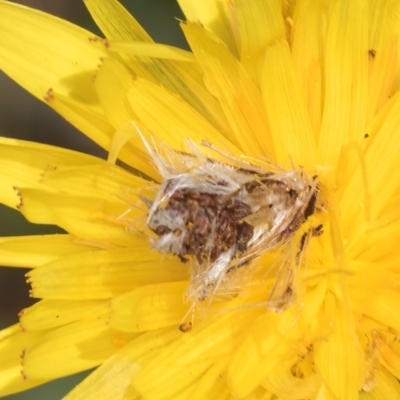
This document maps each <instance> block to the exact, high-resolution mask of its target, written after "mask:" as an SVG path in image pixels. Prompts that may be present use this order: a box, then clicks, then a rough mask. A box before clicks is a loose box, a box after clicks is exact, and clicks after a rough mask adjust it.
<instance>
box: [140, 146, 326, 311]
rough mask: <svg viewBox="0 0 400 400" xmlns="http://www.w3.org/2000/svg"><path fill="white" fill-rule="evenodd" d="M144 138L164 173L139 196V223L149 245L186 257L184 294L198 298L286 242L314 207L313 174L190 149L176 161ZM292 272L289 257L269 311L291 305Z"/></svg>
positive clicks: (300, 248)
mask: <svg viewBox="0 0 400 400" xmlns="http://www.w3.org/2000/svg"><path fill="white" fill-rule="evenodd" d="M145 144H146V146H147V147H148V150H149V152H151V155H152V158H153V161H154V162H155V164H156V166H157V168H158V170H159V171H160V174H161V175H162V176H163V178H164V180H163V181H162V182H161V184H160V185H159V187H158V190H157V192H156V194H155V197H154V199H148V198H142V200H143V201H144V202H145V203H146V205H147V206H148V215H147V222H146V224H147V227H148V228H149V230H150V231H151V232H152V233H153V236H152V239H151V241H152V244H153V247H154V248H155V249H157V250H158V251H159V252H161V253H170V254H174V255H176V256H177V257H179V259H180V260H181V261H182V262H183V263H187V262H189V261H190V263H191V279H190V287H189V293H188V294H189V298H190V299H193V300H197V301H203V300H205V299H206V298H207V297H209V295H210V293H216V292H217V291H218V288H219V287H220V285H221V283H222V282H223V281H224V280H226V279H228V278H229V273H230V272H231V271H232V270H234V269H236V268H241V267H245V266H246V265H248V264H249V263H250V262H251V261H253V260H254V259H256V258H258V257H259V256H260V255H262V254H263V253H264V252H268V251H271V250H272V249H274V248H276V247H278V246H280V245H283V244H287V243H289V242H290V240H291V239H292V238H293V236H294V235H295V233H296V232H297V231H298V230H299V228H300V227H301V225H302V224H303V223H304V222H305V221H306V219H307V218H308V217H309V216H310V215H312V214H313V213H314V212H315V209H316V203H317V199H318V192H319V189H318V179H317V177H316V176H314V177H310V176H308V175H307V174H306V173H305V172H304V171H303V170H302V169H301V168H299V169H293V170H283V169H280V168H278V167H277V166H275V165H273V164H272V163H270V164H267V168H264V167H260V166H258V165H253V164H251V163H247V162H243V161H241V160H236V159H234V158H233V157H227V162H225V160H224V161H220V160H216V159H212V158H210V157H206V156H204V155H202V154H201V153H200V152H199V151H198V150H197V149H195V151H194V152H193V153H192V154H189V153H182V152H175V156H173V155H172V156H170V157H168V158H169V160H172V159H180V160H181V161H180V162H179V166H176V165H174V163H173V162H171V161H167V158H163V157H162V156H161V155H160V154H159V153H158V152H156V151H155V150H154V149H153V148H151V147H150V145H149V144H148V143H145ZM206 145H207V146H208V147H211V145H208V144H206ZM320 230H321V229H320V228H319V229H314V231H313V233H314V234H319V231H320ZM306 239H307V238H306V234H304V235H303V237H302V238H301V240H300V242H299V246H298V251H297V254H296V259H297V261H296V262H297V263H299V259H300V256H301V252H302V251H303V248H304V246H305V242H306ZM295 273H296V271H294V270H293V263H292V262H290V260H286V261H285V262H284V263H283V264H282V265H281V267H280V269H279V271H278V273H277V278H276V283H275V286H274V287H273V289H272V291H271V293H270V294H269V298H268V301H267V306H268V308H269V309H271V310H273V311H276V312H281V311H284V310H285V309H286V308H288V307H289V306H290V305H291V304H292V303H293V301H294V299H295V287H294V286H295V282H294V274H295Z"/></svg>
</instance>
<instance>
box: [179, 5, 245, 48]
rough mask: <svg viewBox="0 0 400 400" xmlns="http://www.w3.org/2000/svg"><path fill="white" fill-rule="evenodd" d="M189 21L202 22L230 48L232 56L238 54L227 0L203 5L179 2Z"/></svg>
mask: <svg viewBox="0 0 400 400" xmlns="http://www.w3.org/2000/svg"><path fill="white" fill-rule="evenodd" d="M178 3H179V5H180V7H181V8H182V11H183V12H184V14H185V16H186V18H187V20H188V21H193V22H200V23H201V24H202V25H203V26H204V27H205V28H206V29H207V30H209V31H211V32H213V33H214V34H215V35H216V36H218V37H219V38H220V39H221V40H223V41H224V42H225V43H226V44H227V45H228V47H229V50H230V51H231V52H232V54H237V47H236V45H237V44H236V43H235V38H234V32H233V30H232V25H231V21H232V17H231V11H230V9H229V7H230V6H231V5H230V4H229V2H228V1H225V0H204V1H202V2H201V3H198V2H196V1H191V0H178Z"/></svg>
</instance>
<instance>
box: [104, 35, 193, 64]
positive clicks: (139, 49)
mask: <svg viewBox="0 0 400 400" xmlns="http://www.w3.org/2000/svg"><path fill="white" fill-rule="evenodd" d="M107 49H108V50H109V51H116V52H118V53H123V54H129V55H134V56H137V57H154V58H163V59H167V60H176V61H186V62H194V61H195V58H194V56H193V54H192V53H190V52H189V51H187V50H182V49H180V48H178V47H173V46H168V45H165V44H159V43H147V42H145V43H142V42H117V41H114V40H108V41H107Z"/></svg>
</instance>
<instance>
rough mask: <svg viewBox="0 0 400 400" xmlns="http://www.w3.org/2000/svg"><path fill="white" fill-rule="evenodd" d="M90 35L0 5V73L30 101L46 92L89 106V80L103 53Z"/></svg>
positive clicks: (10, 5) (9, 5)
mask: <svg viewBox="0 0 400 400" xmlns="http://www.w3.org/2000/svg"><path fill="white" fill-rule="evenodd" d="M93 36H94V35H93V34H92V33H90V32H89V31H86V30H85V29H83V28H80V27H78V26H77V25H73V24H71V23H69V22H67V21H64V20H62V19H59V18H57V17H54V16H51V15H49V14H45V13H43V12H40V11H38V10H34V9H31V8H26V7H23V6H21V5H18V4H14V3H11V2H8V1H1V2H0V68H1V69H2V70H3V71H4V72H5V73H6V74H7V75H9V76H10V77H11V78H12V79H14V80H15V81H16V82H18V83H19V84H20V85H21V86H23V87H24V88H25V89H27V90H28V91H29V92H31V93H32V94H33V95H34V96H36V97H37V98H39V99H40V100H42V99H43V96H44V94H45V93H46V91H47V90H48V89H49V88H50V87H51V88H53V90H55V91H56V92H58V93H60V94H63V95H70V93H74V94H75V96H79V97H80V98H81V99H82V101H84V102H89V104H90V103H93V94H94V92H93V89H90V87H91V85H90V81H91V76H92V74H93V72H94V71H95V70H96V67H97V65H98V63H99V61H100V58H101V57H104V56H106V51H105V50H103V49H102V47H101V46H98V45H94V44H91V43H90V41H89V38H91V37H93Z"/></svg>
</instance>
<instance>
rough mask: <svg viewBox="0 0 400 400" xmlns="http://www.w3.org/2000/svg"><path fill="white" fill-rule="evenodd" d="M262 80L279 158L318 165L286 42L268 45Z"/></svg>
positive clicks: (288, 162)
mask: <svg viewBox="0 0 400 400" xmlns="http://www.w3.org/2000/svg"><path fill="white" fill-rule="evenodd" d="M261 81H262V82H261V89H262V94H263V99H264V104H265V111H266V113H267V115H268V120H269V125H270V128H271V135H272V141H273V143H274V149H275V155H276V161H277V162H278V163H279V164H280V165H282V166H284V167H286V168H290V167H291V165H293V163H294V165H295V166H297V165H303V166H305V167H306V168H309V167H311V166H315V159H316V142H315V138H314V134H313V131H312V127H311V122H310V119H309V116H308V113H307V110H306V108H305V106H304V104H305V103H304V100H305V99H304V95H303V93H302V92H301V90H300V85H299V82H298V79H297V76H296V73H295V70H294V67H293V63H292V59H291V55H290V49H289V45H288V43H287V42H286V41H284V40H280V41H277V42H275V43H274V44H273V45H270V46H268V47H267V49H266V51H265V59H264V66H263V69H262V77H261Z"/></svg>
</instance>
